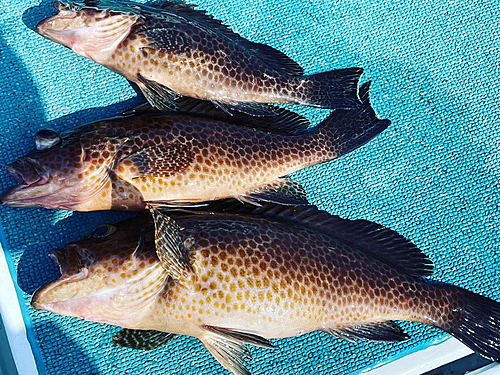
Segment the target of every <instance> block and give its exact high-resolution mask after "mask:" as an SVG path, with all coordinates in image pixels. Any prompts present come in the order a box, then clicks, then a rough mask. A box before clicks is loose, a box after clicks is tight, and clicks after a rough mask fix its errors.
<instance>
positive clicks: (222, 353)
mask: <svg viewBox="0 0 500 375" xmlns="http://www.w3.org/2000/svg"><path fill="white" fill-rule="evenodd" d="M200 340H201V342H202V343H203V345H205V348H207V350H208V351H209V352H210V354H212V355H213V356H214V358H215V359H216V360H217V361H218V362H219V363H220V364H221V365H222V366H223V367H224V368H225V369H226V370H228V371H230V372H232V373H233V374H235V375H250V371H248V369H247V368H246V366H245V359H249V360H250V359H252V356H251V354H250V350H248V348H247V347H246V346H245V345H243V344H241V343H239V342H234V341H230V340H225V339H224V338H223V337H221V336H219V335H217V334H214V333H210V332H207V333H206V334H205V337H204V338H200Z"/></svg>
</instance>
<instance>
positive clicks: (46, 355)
mask: <svg viewBox="0 0 500 375" xmlns="http://www.w3.org/2000/svg"><path fill="white" fill-rule="evenodd" d="M199 5H200V7H201V8H203V9H206V10H208V11H209V13H211V14H213V15H214V16H216V17H217V18H219V19H222V20H223V21H224V22H225V23H226V24H228V25H229V26H231V27H232V29H233V30H235V31H237V32H239V33H241V34H242V35H243V36H244V37H246V38H248V39H250V40H252V41H256V42H262V43H267V44H270V45H272V46H274V47H276V48H278V49H280V50H281V51H283V52H285V53H287V54H288V55H289V56H291V57H292V58H294V59H295V60H296V61H297V62H299V63H300V64H302V65H303V66H304V68H305V70H306V72H308V73H314V72H320V71H325V70H329V69H333V68H342V67H351V66H361V67H363V68H364V69H365V75H364V77H363V79H364V80H372V81H373V84H372V88H371V97H372V103H373V106H374V108H375V110H376V111H377V113H378V114H379V116H380V117H383V118H389V119H390V120H392V125H391V126H390V128H389V129H388V130H387V131H385V132H384V133H383V134H382V135H381V136H379V137H378V138H377V139H376V140H374V141H373V142H371V143H369V144H368V145H366V146H365V147H363V148H361V149H359V150H357V151H355V152H353V153H352V154H350V155H348V156H347V157H344V158H341V159H340V160H337V161H333V162H330V163H327V164H324V165H321V166H316V167H313V168H309V169H307V170H305V171H302V172H299V173H297V174H296V178H297V179H298V180H300V181H302V182H303V183H304V185H305V186H306V188H307V191H308V192H309V197H310V200H311V201H312V202H313V203H315V204H317V205H318V206H319V207H321V208H323V209H326V210H328V211H330V212H332V213H336V214H339V215H341V216H343V217H349V218H365V219H369V220H373V221H375V222H378V223H381V224H384V225H386V226H388V227H391V228H393V229H395V230H397V231H399V232H400V233H401V234H404V235H406V236H407V237H408V238H410V239H411V240H413V241H414V242H415V243H416V244H417V245H419V246H420V247H421V248H422V250H423V251H424V252H425V253H426V254H428V255H429V256H430V258H431V259H432V260H433V261H434V262H435V264H436V273H435V276H434V279H436V280H441V281H446V282H452V283H454V284H457V285H460V286H462V287H466V288H468V289H471V290H473V291H475V292H478V293H482V294H484V295H487V296H489V297H493V298H496V299H497V300H500V288H499V287H498V285H499V282H500V257H499V256H500V230H499V228H498V223H499V222H500V186H499V185H500V109H499V107H498V99H499V97H500V60H499V56H500V32H499V22H500V10H499V8H500V5H499V3H498V2H497V1H482V2H478V3H477V4H476V3H474V2H472V1H467V0H456V1H455V0H433V1H426V0H423V1H406V2H403V1H398V0H377V1H375V0H364V1H362V0H360V1H339V0H336V1H329V0H317V1H310V0H295V1H287V0H272V1H271V0H268V1H265V0H255V1H243V0H234V1H231V2H230V1H221V0H200V1H199ZM53 13H54V11H53V8H52V0H42V2H41V3H40V0H2V2H0V72H1V75H2V79H1V82H2V85H1V94H0V126H1V129H2V132H1V136H0V166H3V165H5V164H6V163H7V162H12V161H13V160H14V159H15V158H17V157H19V156H21V155H24V154H25V153H27V152H28V151H29V150H31V149H32V148H33V147H34V135H35V133H36V132H37V131H38V130H40V129H43V128H47V127H49V128H53V129H55V130H58V131H60V130H64V129H68V128H71V127H74V126H77V125H79V124H84V123H87V122H90V121H94V120H98V119H101V118H103V117H106V116H113V115H116V114H118V113H120V112H121V111H122V110H124V109H126V108H128V107H130V106H132V105H133V104H136V103H138V100H137V99H135V95H136V94H135V92H134V91H133V90H132V89H131V88H130V86H129V85H128V83H127V82H126V81H125V79H124V78H122V77H120V76H118V75H116V74H114V73H112V72H110V71H108V70H106V69H105V68H103V67H101V66H98V65H97V64H95V63H93V62H91V61H88V60H86V59H84V58H82V57H78V56H77V55H75V54H74V53H73V52H71V51H70V50H68V49H66V48H64V47H62V46H60V45H56V44H54V43H52V42H50V41H48V40H46V39H43V38H42V37H40V36H38V35H37V34H36V33H35V32H34V31H33V30H32V29H33V28H34V26H35V25H36V23H37V22H38V21H39V20H41V19H42V18H43V17H46V16H49V15H52V14H53ZM300 111H301V112H302V113H306V114H308V115H310V116H311V117H312V118H313V119H315V120H316V122H317V119H318V118H319V117H320V114H318V113H317V112H315V111H313V110H310V109H301V110H300ZM12 185H14V181H13V180H12V179H10V178H9V177H8V176H7V173H6V172H5V171H4V170H3V169H2V170H1V171H0V188H1V189H2V190H4V189H6V188H7V187H9V186H12ZM126 216H127V214H124V213H116V212H107V213H87V214H83V213H74V214H71V213H68V212H64V211H50V210H44V209H11V208H5V207H1V208H0V217H1V221H2V225H3V228H4V232H5V238H4V239H3V246H4V249H5V250H6V251H7V252H8V258H9V259H10V261H11V263H12V264H11V266H12V269H13V270H16V272H17V280H16V281H17V283H18V285H19V287H20V288H21V289H22V291H23V295H22V296H21V297H22V300H21V301H20V303H21V305H22V306H23V308H24V310H25V318H26V320H27V324H28V325H31V326H32V330H31V329H30V336H31V341H32V344H33V347H34V349H35V351H36V353H37V360H38V365H39V367H40V368H41V369H43V371H45V372H46V373H47V374H57V375H63V374H71V375H73V374H80V375H81V374H123V373H128V374H200V373H204V374H211V373H225V372H224V370H223V369H222V367H221V366H219V364H218V363H216V361H215V360H214V359H213V358H211V356H210V355H209V354H208V352H207V351H206V350H205V349H204V348H203V346H202V345H201V343H199V342H198V341H197V340H195V339H192V338H188V337H181V338H177V339H176V340H174V341H172V342H170V343H169V344H168V345H167V346H165V347H163V348H161V349H159V350H156V351H152V352H138V351H133V350H129V349H123V348H116V347H113V346H112V345H111V337H112V335H113V333H114V332H115V331H116V328H114V327H111V326H107V325H103V324H97V323H88V322H83V321H80V320H77V319H73V318H63V317H60V316H57V315H54V314H51V313H48V312H37V311H34V310H33V309H31V308H29V307H28V303H29V298H30V296H31V294H32V292H33V291H34V290H35V289H36V288H37V287H39V286H41V285H42V284H44V283H46V282H48V281H50V280H52V279H54V278H56V277H57V276H58V272H57V269H56V267H55V266H53V265H52V262H51V261H50V259H49V258H48V256H47V253H48V252H49V251H50V250H51V249H54V248H57V247H60V246H62V245H63V244H65V243H67V242H68V241H72V240H76V239H79V238H81V237H82V236H84V235H87V234H88V233H89V232H90V231H91V230H92V229H93V228H94V227H95V226H97V225H98V224H99V223H102V222H106V221H117V220H119V219H121V218H124V217H126ZM404 327H405V329H406V330H407V331H408V333H410V335H411V336H412V339H411V340H409V341H407V342H404V343H399V344H376V343H364V342H359V343H355V344H352V343H348V342H345V341H342V340H339V339H336V338H333V337H330V336H328V335H326V334H323V333H314V334H309V335H305V336H302V337H298V338H291V339H286V340H279V341H277V342H276V344H277V346H278V350H275V351H270V350H265V349H260V348H252V354H253V356H254V360H253V361H252V362H251V363H249V369H250V370H251V372H252V373H253V374H267V373H274V374H306V373H307V374H345V373H350V372H356V371H359V370H361V369H363V368H365V367H367V366H368V367H369V366H373V365H375V364H376V363H379V362H380V361H385V360H387V358H390V357H391V356H394V355H399V354H400V353H403V352H407V351H412V350H415V349H416V348H421V347H422V346H425V345H428V344H429V343H431V342H435V341H436V340H440V339H442V338H444V337H446V335H445V334H443V333H440V332H438V331H437V330H434V329H430V328H427V327H424V326H422V325H417V324H405V325H404Z"/></svg>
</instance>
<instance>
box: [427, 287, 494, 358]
mask: <svg viewBox="0 0 500 375" xmlns="http://www.w3.org/2000/svg"><path fill="white" fill-rule="evenodd" d="M457 289H458V291H457ZM450 297H451V298H453V299H454V300H455V303H454V304H452V306H451V309H450V312H449V314H448V315H447V319H443V321H442V322H440V323H438V324H436V326H437V327H438V328H441V329H443V330H445V331H446V332H448V333H450V334H451V335H452V336H454V337H455V338H457V339H458V340H460V341H461V342H462V343H463V344H465V345H466V346H467V347H469V348H470V349H472V350H473V351H475V352H476V353H478V354H480V355H481V356H483V357H485V358H488V359H490V360H492V361H496V362H499V361H500V303H498V302H497V301H494V300H492V299H490V298H487V297H483V296H480V295H479V294H476V293H473V292H470V291H467V290H464V289H461V288H458V287H456V288H453V290H452V292H451V293H450Z"/></svg>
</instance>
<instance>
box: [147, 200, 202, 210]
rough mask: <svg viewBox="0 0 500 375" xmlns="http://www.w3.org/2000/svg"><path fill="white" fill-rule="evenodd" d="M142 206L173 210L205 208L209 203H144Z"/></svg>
mask: <svg viewBox="0 0 500 375" xmlns="http://www.w3.org/2000/svg"><path fill="white" fill-rule="evenodd" d="M144 204H147V205H149V206H151V207H154V208H158V209H170V208H172V209H175V208H200V207H207V206H208V205H209V202H199V203H195V202H180V201H145V202H144Z"/></svg>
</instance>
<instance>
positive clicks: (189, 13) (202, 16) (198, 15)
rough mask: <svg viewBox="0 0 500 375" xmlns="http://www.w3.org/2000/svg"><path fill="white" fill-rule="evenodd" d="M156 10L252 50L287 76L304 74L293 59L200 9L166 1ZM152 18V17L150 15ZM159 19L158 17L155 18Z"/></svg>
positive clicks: (181, 2)
mask: <svg viewBox="0 0 500 375" xmlns="http://www.w3.org/2000/svg"><path fill="white" fill-rule="evenodd" d="M154 6H155V7H156V8H158V9H160V10H164V11H167V12H168V11H169V10H170V11H173V12H176V13H177V14H179V15H182V16H184V17H185V18H186V21H191V22H195V23H196V24H198V25H200V26H205V28H206V29H207V30H213V31H216V32H218V33H220V34H222V35H224V36H225V37H227V38H229V39H230V40H232V41H233V42H235V43H237V44H239V45H240V46H242V47H244V48H247V49H249V50H252V51H253V52H254V53H256V54H258V56H259V57H260V58H261V59H263V60H265V61H266V62H267V63H268V64H270V65H271V66H273V67H274V68H275V69H276V70H279V71H281V72H282V73H285V74H289V75H296V76H301V75H303V74H304V69H303V68H302V67H301V66H300V65H299V64H298V63H297V62H295V61H294V60H293V59H291V58H290V57H288V56H287V55H285V54H284V53H283V52H281V51H278V50H277V49H275V48H273V47H271V46H268V45H265V44H261V43H254V42H251V41H249V40H247V39H245V38H243V37H241V36H240V35H238V34H237V33H235V32H234V31H232V30H231V29H230V28H229V27H228V26H226V25H224V24H223V23H222V22H221V21H220V20H218V19H216V18H214V17H213V16H211V15H209V14H207V12H206V11H204V10H201V9H195V6H193V5H188V4H186V2H184V1H180V2H174V1H166V2H164V3H161V4H155V5H154ZM150 16H153V17H154V15H150ZM157 17H158V18H159V19H161V17H160V16H157Z"/></svg>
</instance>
